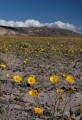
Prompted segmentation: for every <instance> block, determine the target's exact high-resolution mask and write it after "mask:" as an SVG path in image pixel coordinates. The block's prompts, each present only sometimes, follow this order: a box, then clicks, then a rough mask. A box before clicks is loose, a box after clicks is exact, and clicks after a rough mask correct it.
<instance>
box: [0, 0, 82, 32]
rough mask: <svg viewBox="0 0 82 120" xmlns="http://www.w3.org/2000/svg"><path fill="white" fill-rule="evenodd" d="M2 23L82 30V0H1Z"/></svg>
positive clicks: (0, 20) (0, 23)
mask: <svg viewBox="0 0 82 120" xmlns="http://www.w3.org/2000/svg"><path fill="white" fill-rule="evenodd" d="M0 25H6V26H13V27H14V26H18V27H23V26H24V27H32V26H34V27H41V26H45V25H46V26H48V27H59V28H66V29H70V30H73V31H79V32H80V31H82V0H0Z"/></svg>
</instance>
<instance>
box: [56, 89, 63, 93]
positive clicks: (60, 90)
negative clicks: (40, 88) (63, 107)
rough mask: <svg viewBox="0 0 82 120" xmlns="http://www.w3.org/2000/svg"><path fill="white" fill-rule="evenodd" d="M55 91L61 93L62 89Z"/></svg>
mask: <svg viewBox="0 0 82 120" xmlns="http://www.w3.org/2000/svg"><path fill="white" fill-rule="evenodd" d="M56 92H57V93H62V92H64V90H63V89H57V90H56Z"/></svg>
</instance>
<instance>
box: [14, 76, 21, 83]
mask: <svg viewBox="0 0 82 120" xmlns="http://www.w3.org/2000/svg"><path fill="white" fill-rule="evenodd" d="M13 79H14V81H15V82H17V83H20V81H21V80H22V77H21V76H19V75H15V76H14V77H13Z"/></svg>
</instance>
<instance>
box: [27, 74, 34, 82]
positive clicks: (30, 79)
mask: <svg viewBox="0 0 82 120" xmlns="http://www.w3.org/2000/svg"><path fill="white" fill-rule="evenodd" d="M27 81H28V83H29V84H35V82H36V79H35V76H34V75H31V76H30V77H29V78H28V79H27Z"/></svg>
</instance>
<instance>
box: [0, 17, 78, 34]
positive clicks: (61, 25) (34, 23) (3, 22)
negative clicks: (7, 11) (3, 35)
mask: <svg viewBox="0 0 82 120" xmlns="http://www.w3.org/2000/svg"><path fill="white" fill-rule="evenodd" d="M0 25H1V26H11V27H43V26H47V27H50V28H55V27H56V28H62V29H67V30H72V31H74V32H78V29H77V27H76V26H74V25H73V24H69V23H64V22H61V21H57V22H53V23H40V22H39V21H38V20H34V19H28V20H26V21H24V22H23V21H6V20H2V19H0Z"/></svg>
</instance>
